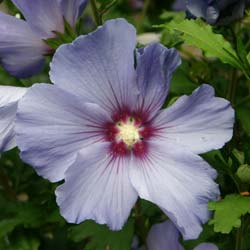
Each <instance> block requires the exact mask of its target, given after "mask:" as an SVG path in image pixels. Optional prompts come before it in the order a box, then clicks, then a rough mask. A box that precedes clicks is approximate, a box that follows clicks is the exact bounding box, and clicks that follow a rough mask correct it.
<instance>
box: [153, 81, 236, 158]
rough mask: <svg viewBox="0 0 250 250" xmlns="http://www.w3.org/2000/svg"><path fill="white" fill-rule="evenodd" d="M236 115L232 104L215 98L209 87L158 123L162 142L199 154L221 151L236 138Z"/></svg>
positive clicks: (161, 116) (180, 103)
mask: <svg viewBox="0 0 250 250" xmlns="http://www.w3.org/2000/svg"><path fill="white" fill-rule="evenodd" d="M233 125H234V111H233V109H232V107H231V105H230V103H229V102H228V101H227V100H225V99H223V98H218V97H215V96H214V89H213V88H212V87H211V86H209V85H206V84H203V85H202V86H201V87H199V88H198V89H196V90H195V91H194V92H193V93H192V95H191V96H182V97H180V98H179V99H178V100H177V101H176V102H175V103H174V104H172V105H171V106H170V107H169V108H167V109H165V110H163V111H162V112H161V113H160V114H159V115H158V117H156V119H155V120H154V125H153V126H156V127H158V128H159V129H160V133H159V134H160V136H161V139H162V140H164V141H167V142H169V143H173V144H174V145H175V144H180V145H182V146H185V147H187V148H188V149H189V150H191V151H193V152H195V153H198V154H200V153H204V152H207V151H209V150H213V149H219V148H221V147H223V145H224V144H225V143H226V142H228V141H229V140H230V139H231V137H232V134H233Z"/></svg>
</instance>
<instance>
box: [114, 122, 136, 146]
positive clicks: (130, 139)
mask: <svg viewBox="0 0 250 250" xmlns="http://www.w3.org/2000/svg"><path fill="white" fill-rule="evenodd" d="M132 119H133V118H131V119H129V122H128V123H123V122H119V123H118V124H117V125H118V128H119V133H118V139H119V140H122V141H123V142H124V143H125V144H126V145H127V146H128V147H132V146H133V145H134V144H135V143H136V142H137V141H138V140H140V134H139V131H138V128H137V127H136V126H135V125H134V121H133V120H132Z"/></svg>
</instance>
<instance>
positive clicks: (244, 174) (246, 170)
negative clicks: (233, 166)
mask: <svg viewBox="0 0 250 250" xmlns="http://www.w3.org/2000/svg"><path fill="white" fill-rule="evenodd" d="M237 176H238V177H239V178H240V180H241V181H242V182H243V183H248V184H250V166H249V165H247V164H244V165H241V166H240V167H239V168H238V170H237Z"/></svg>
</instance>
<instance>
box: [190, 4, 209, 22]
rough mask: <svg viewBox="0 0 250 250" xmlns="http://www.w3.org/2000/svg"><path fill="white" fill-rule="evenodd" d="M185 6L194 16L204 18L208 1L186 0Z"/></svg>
mask: <svg viewBox="0 0 250 250" xmlns="http://www.w3.org/2000/svg"><path fill="white" fill-rule="evenodd" d="M186 7H187V9H188V11H189V12H190V13H191V14H192V15H194V16H195V17H203V18H206V10H207V8H208V1H201V0H187V1H186Z"/></svg>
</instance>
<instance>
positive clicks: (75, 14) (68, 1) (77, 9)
mask: <svg viewBox="0 0 250 250" xmlns="http://www.w3.org/2000/svg"><path fill="white" fill-rule="evenodd" d="M58 1H59V3H60V7H61V10H62V12H63V15H64V18H65V19H66V20H67V22H68V23H69V24H70V25H71V27H72V28H74V27H75V25H76V22H77V19H78V18H79V17H80V16H81V14H82V12H83V10H84V9H85V7H86V5H87V3H88V0H58Z"/></svg>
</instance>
